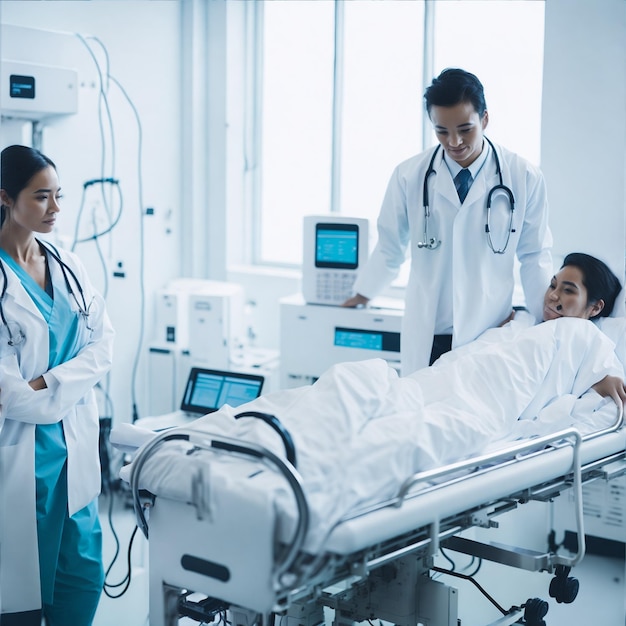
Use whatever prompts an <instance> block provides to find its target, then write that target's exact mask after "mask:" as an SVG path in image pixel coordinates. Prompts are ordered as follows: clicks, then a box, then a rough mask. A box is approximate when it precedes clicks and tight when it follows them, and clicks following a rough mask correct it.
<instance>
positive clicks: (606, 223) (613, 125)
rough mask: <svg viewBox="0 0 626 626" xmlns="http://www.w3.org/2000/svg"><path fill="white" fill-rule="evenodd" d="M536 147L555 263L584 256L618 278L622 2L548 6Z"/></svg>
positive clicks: (625, 145)
mask: <svg viewBox="0 0 626 626" xmlns="http://www.w3.org/2000/svg"><path fill="white" fill-rule="evenodd" d="M541 144H542V151H541V168H542V170H543V172H544V175H545V177H546V183H547V186H548V197H549V199H550V223H551V226H552V231H553V233H554V253H555V263H556V262H559V261H560V260H561V258H562V257H563V256H564V255H565V254H567V253H568V252H573V251H580V252H587V253H589V254H593V255H595V256H599V257H601V258H603V259H604V260H605V261H606V262H607V263H609V264H610V265H611V267H612V268H613V270H614V271H615V272H617V273H618V276H621V275H623V272H624V253H625V242H624V237H625V208H626V201H625V197H624V185H625V172H626V2H624V0H594V2H589V1H588V0H548V2H546V20H545V60H544V70H543V112H542V141H541Z"/></svg>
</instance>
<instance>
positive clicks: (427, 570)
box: [130, 414, 626, 626]
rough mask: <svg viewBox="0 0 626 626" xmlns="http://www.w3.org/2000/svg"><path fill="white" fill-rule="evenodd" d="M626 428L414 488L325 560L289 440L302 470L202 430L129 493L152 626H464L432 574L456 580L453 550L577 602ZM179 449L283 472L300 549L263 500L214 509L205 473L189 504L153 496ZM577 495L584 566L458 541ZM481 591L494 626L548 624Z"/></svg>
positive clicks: (451, 470) (342, 530)
mask: <svg viewBox="0 0 626 626" xmlns="http://www.w3.org/2000/svg"><path fill="white" fill-rule="evenodd" d="M274 419H275V418H274ZM622 422H623V416H622V415H621V414H620V416H619V418H618V420H617V421H616V423H615V424H614V425H613V426H612V427H610V428H608V429H605V430H603V431H600V432H597V433H594V434H593V435H590V436H586V437H581V435H580V434H579V432H578V431H577V430H575V429H568V430H564V431H560V432H558V433H555V434H553V435H550V436H547V437H541V438H535V439H532V440H529V441H526V442H524V443H520V444H517V445H512V446H510V447H507V448H506V449H502V450H499V451H497V452H494V453H492V454H485V455H482V456H480V457H476V458H473V459H469V460H464V461H460V462H458V463H453V464H450V465H447V466H445V467H442V468H439V469H436V470H432V471H426V472H421V473H418V474H415V475H414V476H412V477H410V478H409V479H408V480H407V481H406V482H405V483H404V485H402V487H401V489H400V490H399V492H398V493H397V495H396V496H395V497H394V498H392V499H390V500H388V501H385V502H381V503H380V504H379V505H376V506H372V507H368V508H367V509H361V510H358V511H354V512H353V513H351V514H350V515H349V516H348V517H345V518H344V519H342V520H341V522H340V523H338V524H337V525H336V526H335V527H334V528H333V529H332V531H331V532H330V533H329V534H328V536H327V537H326V540H325V541H324V546H323V549H322V550H321V551H318V552H317V553H315V554H312V553H310V552H307V551H306V550H305V549H304V546H305V539H306V536H307V532H308V527H309V509H308V505H307V501H306V497H305V495H304V492H303V490H302V481H301V479H300V476H299V474H298V471H297V469H296V467H295V451H294V450H293V448H292V447H291V448H290V441H289V439H285V445H286V449H287V456H288V458H290V459H291V461H293V462H291V461H290V460H287V461H285V460H283V459H282V458H279V457H278V456H276V455H275V454H273V453H272V452H270V451H269V450H266V449H264V448H262V447H260V446H257V445H255V444H251V443H248V442H241V441H238V440H233V439H229V438H225V437H220V436H215V437H213V436H210V435H207V434H206V433H200V432H198V431H194V430H192V429H176V430H175V431H172V432H164V433H161V434H160V435H158V436H157V437H155V439H154V440H152V441H151V442H150V443H149V444H147V445H146V446H145V447H144V448H143V449H142V451H141V452H140V453H139V454H138V456H137V457H136V459H135V460H134V462H133V466H132V471H131V479H130V480H131V489H132V494H133V501H134V507H135V514H136V517H137V523H138V526H139V527H140V529H141V530H142V531H143V533H144V534H145V536H146V537H147V538H149V567H150V624H151V625H152V626H173V625H174V624H177V623H178V619H179V617H180V616H181V615H186V616H188V617H191V618H192V619H196V620H198V621H211V619H213V618H215V617H216V616H219V615H220V614H223V615H224V619H226V618H225V615H226V612H228V621H229V622H231V623H232V624H233V626H251V625H252V624H263V623H265V624H269V623H271V622H273V621H274V620H275V619H276V618H277V616H278V619H279V620H280V624H281V625H282V626H292V624H293V625H295V624H298V625H302V626H316V625H317V624H320V623H322V622H324V621H325V617H324V607H330V608H331V609H334V622H333V623H334V624H335V625H336V626H344V625H347V624H348V622H349V623H350V624H352V623H354V622H357V621H364V620H371V619H374V618H377V619H382V620H386V621H390V622H393V623H394V624H399V625H402V626H418V625H420V624H423V625H424V626H457V624H458V598H457V592H456V589H454V588H453V587H449V586H447V585H445V584H443V583H442V582H439V581H436V580H434V579H433V577H432V572H444V573H450V572H447V571H446V570H441V569H440V568H437V567H435V565H434V557H435V555H436V554H437V553H438V552H439V550H440V547H444V546H445V547H447V548H449V549H451V550H453V551H457V552H462V553H465V554H472V555H475V556H478V557H480V558H483V559H488V560H492V561H496V562H499V563H503V564H506V565H509V566H513V567H517V568H522V569H525V570H529V571H534V572H539V571H544V572H549V573H554V574H555V578H554V579H553V581H554V583H553V584H551V585H550V593H551V595H554V597H555V598H556V597H557V596H556V595H555V594H559V596H560V597H558V598H557V601H559V602H570V601H572V600H573V599H574V598H575V596H576V593H575V591H577V582H576V584H575V585H574V583H573V582H572V581H575V579H572V578H571V577H569V576H568V574H569V572H570V568H572V567H574V566H575V565H576V564H577V563H579V562H580V561H581V559H582V558H583V556H584V554H585V533H584V519H583V502H582V485H583V484H584V483H587V482H589V481H593V480H599V479H601V480H611V479H612V478H615V477H616V476H619V475H622V474H624V473H626V453H625V448H626V429H624V428H622ZM172 440H183V441H185V442H189V443H190V444H192V445H193V452H194V453H199V454H203V455H207V457H211V456H214V455H218V456H221V455H228V456H229V457H233V458H235V457H240V458H243V459H247V460H250V459H253V460H255V461H257V462H258V463H260V464H262V465H263V466H265V467H270V468H272V470H273V472H275V473H276V474H278V475H280V476H281V477H282V480H283V481H284V484H285V485H286V486H287V487H288V488H289V490H290V491H291V493H292V494H293V499H294V502H295V505H296V507H297V513H298V514H297V524H296V527H295V529H294V530H293V532H292V533H291V534H290V536H289V537H287V538H285V537H284V536H283V535H284V533H280V532H279V531H278V529H277V520H276V507H275V505H274V504H275V503H274V502H273V500H272V498H271V496H268V494H266V493H259V492H258V491H257V490H255V488H253V487H252V486H251V487H250V489H247V488H243V489H241V490H237V491H236V492H227V490H224V493H217V494H216V496H215V497H216V501H217V503H218V505H217V506H215V502H213V503H207V502H206V501H205V496H204V495H203V494H204V493H205V492H204V489H203V483H204V481H205V480H206V477H205V475H204V472H203V471H201V470H200V471H198V472H197V473H196V474H195V475H194V476H193V479H192V495H191V498H190V499H189V501H179V500H178V499H174V498H170V497H164V496H160V495H159V494H156V495H155V494H147V493H145V492H142V491H141V489H140V488H139V485H140V484H141V481H140V477H141V473H142V469H143V467H144V465H145V463H146V461H147V460H148V459H150V458H151V457H152V456H153V455H154V454H155V453H157V452H158V450H159V449H160V448H161V446H163V445H165V444H166V443H167V442H168V441H172ZM207 471H208V470H207ZM568 489H572V490H573V491H574V499H575V503H576V504H575V506H576V531H577V534H578V538H579V542H578V550H577V552H576V553H575V554H573V555H572V554H560V553H559V551H558V550H555V549H551V550H548V551H546V552H532V551H529V550H526V549H523V548H516V547H511V546H499V545H492V544H485V543H480V542H477V541H472V540H469V539H467V538H465V537H461V536H459V535H460V533H462V531H465V530H467V529H470V528H473V527H482V528H489V527H492V526H496V525H497V523H496V522H495V518H497V516H499V515H501V514H503V513H505V512H508V511H512V510H515V509H516V508H517V507H518V506H520V505H521V504H524V503H526V502H529V501H542V502H548V501H550V500H552V499H553V498H555V497H556V496H558V495H559V494H560V493H561V492H563V491H565V490H568ZM148 518H149V519H148ZM461 577H462V576H461ZM472 582H473V583H474V584H475V585H476V586H477V587H478V588H479V591H480V592H481V593H483V594H484V595H485V596H486V597H487V598H488V599H489V601H490V602H491V603H492V604H493V605H494V607H495V608H496V609H497V610H498V612H499V613H500V614H501V616H500V617H499V618H498V619H497V620H496V621H494V622H492V626H496V625H505V624H512V623H515V622H519V620H523V621H522V622H520V623H526V624H529V625H531V626H534V625H536V626H541V625H542V624H544V623H545V622H544V621H543V617H544V616H545V614H546V612H547V610H548V609H547V603H546V602H544V601H542V600H540V599H538V598H531V599H528V600H526V601H525V602H523V603H521V604H520V605H519V606H513V607H510V608H504V607H501V606H499V605H498V604H497V602H496V601H495V600H493V599H492V598H491V597H490V596H489V594H488V593H487V592H486V591H485V590H484V589H482V588H481V587H480V586H479V585H478V584H477V583H476V582H475V581H473V580H472ZM572 587H576V589H575V590H573V589H572ZM572 595H573V597H571V596H572ZM570 597H571V599H570ZM282 620H287V621H286V622H284V621H282ZM294 620H296V621H294ZM290 621H291V622H290Z"/></svg>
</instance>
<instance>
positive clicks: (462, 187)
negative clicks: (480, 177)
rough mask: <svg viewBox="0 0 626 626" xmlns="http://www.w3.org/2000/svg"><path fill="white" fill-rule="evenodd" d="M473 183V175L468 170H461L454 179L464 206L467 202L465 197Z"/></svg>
mask: <svg viewBox="0 0 626 626" xmlns="http://www.w3.org/2000/svg"><path fill="white" fill-rule="evenodd" d="M471 182H472V174H471V173H470V171H469V170H468V169H467V168H466V169H463V170H461V171H460V172H459V173H458V174H457V175H456V177H455V178H454V186H455V187H456V192H457V193H458V194H459V200H460V201H461V204H463V202H464V200H465V196H466V195H467V192H468V191H469V188H470V185H471Z"/></svg>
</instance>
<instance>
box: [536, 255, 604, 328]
mask: <svg viewBox="0 0 626 626" xmlns="http://www.w3.org/2000/svg"><path fill="white" fill-rule="evenodd" d="M596 313H598V309H597V305H593V304H589V305H588V304H587V288H586V287H585V285H583V273H582V272H581V271H580V270H579V269H578V268H577V267H574V266H573V265H568V266H566V267H563V268H562V269H560V270H559V271H558V273H557V274H556V275H555V276H554V277H553V278H552V280H551V281H550V286H549V287H548V290H547V291H546V295H545V298H544V301H543V319H544V320H546V321H547V320H554V319H557V318H559V317H582V318H584V319H587V320H588V319H589V318H590V317H591V316H592V315H596Z"/></svg>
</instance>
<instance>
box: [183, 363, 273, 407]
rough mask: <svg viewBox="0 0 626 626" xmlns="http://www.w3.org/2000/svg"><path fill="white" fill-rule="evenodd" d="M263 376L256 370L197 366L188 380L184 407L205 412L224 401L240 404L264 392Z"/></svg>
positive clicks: (225, 402)
mask: <svg viewBox="0 0 626 626" xmlns="http://www.w3.org/2000/svg"><path fill="white" fill-rule="evenodd" d="M264 380H265V379H264V377H263V376H260V375H257V374H245V373H240V372H224V371H221V370H209V369H203V368H197V367H194V368H192V369H191V372H190V374H189V378H188V380H187V386H186V388H185V394H184V396H183V401H182V404H181V409H182V410H183V411H188V412H192V413H199V414H203V415H204V414H207V413H212V412H214V411H217V410H218V409H220V408H221V407H223V406H224V405H225V404H228V405H230V406H232V407H236V406H239V405H241V404H244V403H245V402H249V401H250V400H254V399H255V398H257V397H258V396H259V395H261V390H262V388H263V382H264Z"/></svg>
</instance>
